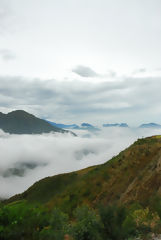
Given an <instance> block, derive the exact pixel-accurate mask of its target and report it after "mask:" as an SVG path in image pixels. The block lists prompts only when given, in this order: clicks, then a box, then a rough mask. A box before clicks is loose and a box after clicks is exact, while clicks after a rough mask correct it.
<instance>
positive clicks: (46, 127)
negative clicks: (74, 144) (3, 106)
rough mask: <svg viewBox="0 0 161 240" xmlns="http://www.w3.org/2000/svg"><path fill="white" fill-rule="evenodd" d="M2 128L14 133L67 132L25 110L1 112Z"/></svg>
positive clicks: (0, 126)
mask: <svg viewBox="0 0 161 240" xmlns="http://www.w3.org/2000/svg"><path fill="white" fill-rule="evenodd" d="M0 129H2V130H3V131H4V132H8V133H11V134H12V133H13V134H41V133H49V132H62V133H64V132H67V131H65V130H63V129H60V128H57V127H54V126H51V125H50V124H49V123H48V122H46V121H45V120H43V119H40V118H37V117H35V116H34V115H32V114H30V113H27V112H25V111H23V110H16V111H13V112H10V113H8V114H3V113H0Z"/></svg>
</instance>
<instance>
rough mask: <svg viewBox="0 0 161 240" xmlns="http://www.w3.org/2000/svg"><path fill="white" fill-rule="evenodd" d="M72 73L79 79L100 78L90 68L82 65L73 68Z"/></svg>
mask: <svg viewBox="0 0 161 240" xmlns="http://www.w3.org/2000/svg"><path fill="white" fill-rule="evenodd" d="M72 71H73V72H74V73H76V74H78V75H79V76H81V77H98V76H100V75H99V74H98V73H96V72H95V71H94V70H93V69H91V68H90V67H87V66H82V65H78V66H77V67H75V68H73V69H72Z"/></svg>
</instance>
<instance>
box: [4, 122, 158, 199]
mask: <svg viewBox="0 0 161 240" xmlns="http://www.w3.org/2000/svg"><path fill="white" fill-rule="evenodd" d="M75 133H76V134H77V137H73V136H72V135H71V134H60V133H59V134H42V135H10V134H7V133H4V132H3V131H1V130H0V182H1V187H0V198H7V197H10V196H12V195H14V194H17V193H21V192H23V191H25V190H26V189H27V188H28V187H30V186H31V185H32V184H33V183H34V182H36V181H38V180H40V179H42V178H44V177H47V176H53V175H56V174H60V173H67V172H72V171H75V170H79V169H82V168H85V167H88V166H92V165H97V164H101V163H104V162H106V161H108V160H109V159H111V158H112V157H113V156H114V155H117V154H118V153H119V152H120V151H122V150H124V149H125V148H127V147H128V146H129V145H131V144H132V143H133V142H134V141H135V140H137V139H138V138H141V137H146V136H152V135H157V134H161V130H159V129H139V128H119V127H113V128H103V129H102V130H101V131H100V132H99V133H98V132H97V134H95V133H91V132H88V131H82V130H77V131H75Z"/></svg>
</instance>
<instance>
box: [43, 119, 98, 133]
mask: <svg viewBox="0 0 161 240" xmlns="http://www.w3.org/2000/svg"><path fill="white" fill-rule="evenodd" d="M46 121H47V122H48V123H50V124H51V125H52V126H55V127H59V128H65V129H79V130H89V131H100V129H99V128H97V127H95V126H93V125H91V124H89V123H82V124H81V126H79V125H77V124H62V123H55V122H51V121H48V120H46Z"/></svg>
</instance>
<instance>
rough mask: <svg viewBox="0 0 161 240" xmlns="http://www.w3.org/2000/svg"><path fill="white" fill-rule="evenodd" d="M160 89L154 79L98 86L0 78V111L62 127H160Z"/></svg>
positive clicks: (158, 83)
mask: <svg viewBox="0 0 161 240" xmlns="http://www.w3.org/2000/svg"><path fill="white" fill-rule="evenodd" d="M160 87H161V78H157V77H151V78H137V77H135V78H125V79H122V80H121V79H120V80H117V81H110V82H108V81H104V82H99V83H92V82H88V81H86V82H82V81H78V80H75V81H74V80H73V81H69V82H68V81H64V82H63V81H57V80H54V79H52V80H48V81H47V80H46V81H41V80H40V79H33V80H32V79H30V80H28V79H25V78H22V77H0V110H1V111H5V112H6V111H10V110H11V109H24V110H26V111H29V112H31V113H33V114H36V115H37V116H39V117H42V118H47V119H50V120H53V121H57V122H58V121H59V122H64V123H65V122H75V123H79V122H83V121H84V120H86V121H90V122H91V123H97V122H107V121H108V122H109V121H110V122H111V121H112V122H116V121H117V122H128V123H129V124H131V123H132V124H140V123H142V122H145V121H146V122H147V120H148V121H149V122H155V121H157V122H158V123H160V122H161V108H160V102H161V95H160ZM136 116H137V118H136Z"/></svg>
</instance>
